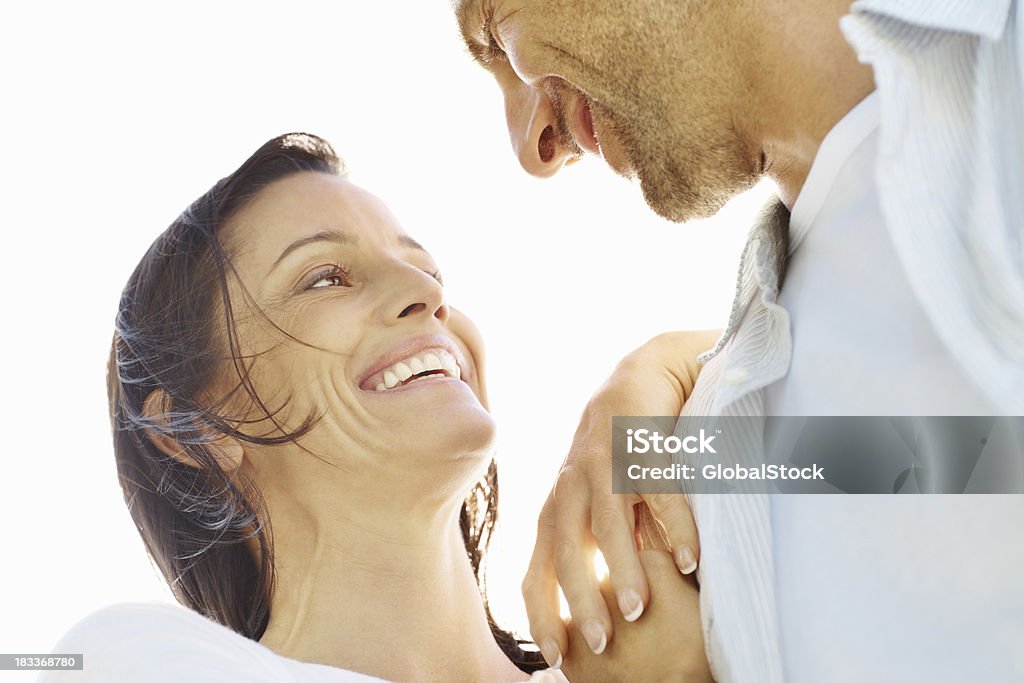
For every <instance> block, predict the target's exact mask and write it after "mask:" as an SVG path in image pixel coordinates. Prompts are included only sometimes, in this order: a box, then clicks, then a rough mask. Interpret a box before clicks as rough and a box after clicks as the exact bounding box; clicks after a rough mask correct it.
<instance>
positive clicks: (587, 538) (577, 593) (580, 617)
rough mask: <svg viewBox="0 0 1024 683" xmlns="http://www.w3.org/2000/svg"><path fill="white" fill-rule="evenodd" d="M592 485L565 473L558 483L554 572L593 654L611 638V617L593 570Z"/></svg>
mask: <svg viewBox="0 0 1024 683" xmlns="http://www.w3.org/2000/svg"><path fill="white" fill-rule="evenodd" d="M588 491H589V485H588V484H587V482H585V481H584V480H582V479H579V478H577V477H573V476H571V475H569V474H568V473H566V472H563V473H562V475H561V476H560V477H559V479H558V482H556V484H555V537H556V539H557V540H556V541H555V573H556V574H557V576H558V583H559V584H561V586H562V592H563V593H564V594H565V601H566V602H567V603H568V604H569V612H570V613H571V614H572V619H573V622H574V623H575V624H576V627H577V628H578V629H579V630H580V633H581V634H582V635H583V637H584V639H585V640H586V641H587V645H589V646H590V649H591V650H593V652H594V654H601V653H602V652H604V649H605V647H606V646H607V645H608V641H609V639H610V638H611V637H612V619H611V614H610V613H609V612H608V608H607V606H605V602H604V598H602V597H601V592H600V590H599V589H598V582H597V576H596V574H595V571H594V548H595V545H594V537H593V535H592V534H591V533H590V509H589V505H590V501H589V495H588Z"/></svg>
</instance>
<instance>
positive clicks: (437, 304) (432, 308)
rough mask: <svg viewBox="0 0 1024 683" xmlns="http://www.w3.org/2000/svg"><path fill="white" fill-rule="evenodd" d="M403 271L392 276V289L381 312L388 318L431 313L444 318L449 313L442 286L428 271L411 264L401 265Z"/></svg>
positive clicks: (410, 316) (430, 314)
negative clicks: (396, 275) (383, 310)
mask: <svg viewBox="0 0 1024 683" xmlns="http://www.w3.org/2000/svg"><path fill="white" fill-rule="evenodd" d="M402 270H403V271H404V272H402V273H401V274H399V275H398V277H396V278H394V279H393V280H392V283H391V284H390V286H391V287H393V288H394V289H393V290H392V293H393V294H392V296H391V297H389V302H388V303H387V305H386V307H385V315H386V317H387V318H388V319H389V320H391V321H392V322H397V321H398V320H401V319H406V318H417V317H422V316H427V315H429V316H433V317H434V318H437V319H438V320H440V321H441V322H447V321H448V317H449V315H450V311H449V310H448V304H447V303H445V298H444V287H442V286H441V283H439V282H438V281H437V280H436V279H435V278H434V277H433V276H432V275H429V274H427V273H425V272H423V271H422V270H420V269H419V268H416V267H415V266H408V267H407V268H402Z"/></svg>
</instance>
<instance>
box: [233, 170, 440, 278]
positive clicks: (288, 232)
mask: <svg viewBox="0 0 1024 683" xmlns="http://www.w3.org/2000/svg"><path fill="white" fill-rule="evenodd" d="M225 242H226V244H229V245H231V246H232V247H234V248H231V251H232V252H233V253H234V255H235V256H236V258H242V257H244V259H245V260H246V261H253V262H255V263H254V265H260V264H262V265H264V266H267V265H269V264H273V263H276V262H278V261H279V260H280V259H281V258H282V255H285V254H286V252H290V251H293V250H294V249H295V248H296V245H298V246H301V245H302V244H305V243H314V242H335V243H338V244H349V245H361V244H365V243H376V244H407V245H410V246H417V247H418V246H419V245H418V244H416V242H415V241H414V240H412V239H411V238H410V237H409V236H408V235H406V233H405V231H404V230H403V229H402V227H401V225H399V223H398V221H397V220H396V219H395V217H394V216H393V215H392V214H391V212H390V211H389V210H388V208H387V206H386V205H385V204H384V202H383V201H382V200H381V199H380V198H378V197H377V196H376V195H374V194H372V193H370V192H368V191H367V190H365V189H363V188H361V187H359V186H358V185H355V184H354V183H352V182H351V181H349V180H348V179H346V178H343V177H341V176H335V175H330V174H326V173H315V172H307V173H297V174H295V175H292V176H288V177H287V178H283V179H281V180H278V181H275V182H274V183H272V184H270V185H269V186H267V187H266V188H264V189H263V190H261V191H260V192H259V194H257V195H256V197H255V198H253V200H252V201H251V202H250V203H249V204H247V205H246V206H245V207H244V208H242V209H241V210H240V211H239V212H238V213H237V214H236V215H235V216H234V217H232V219H231V221H229V223H228V226H227V235H226V239H225ZM420 248H422V247H420Z"/></svg>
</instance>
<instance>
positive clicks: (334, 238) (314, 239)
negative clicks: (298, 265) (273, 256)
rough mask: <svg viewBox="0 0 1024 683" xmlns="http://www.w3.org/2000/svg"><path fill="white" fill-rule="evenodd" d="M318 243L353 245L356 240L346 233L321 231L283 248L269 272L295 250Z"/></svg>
mask: <svg viewBox="0 0 1024 683" xmlns="http://www.w3.org/2000/svg"><path fill="white" fill-rule="evenodd" d="M318 242H334V243H335V244H353V243H354V242H356V239H355V238H354V237H353V236H352V235H349V234H348V233H346V232H342V231H340V230H321V231H320V232H318V233H316V234H315V235H310V236H309V237H302V238H300V239H297V240H295V241H294V242H292V243H291V244H289V245H288V246H287V247H285V248H284V251H282V252H281V255H280V256H278V257H277V260H276V261H274V264H273V265H272V266H270V270H274V268H276V267H277V266H278V264H279V263H281V261H283V260H284V259H285V257H286V256H288V254H290V253H292V252H293V251H295V250H296V249H299V248H300V247H304V246H306V245H308V244H316V243H318ZM268 272H269V271H268Z"/></svg>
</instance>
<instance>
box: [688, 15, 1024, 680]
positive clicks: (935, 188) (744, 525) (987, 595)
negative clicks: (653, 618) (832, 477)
mask: <svg viewBox="0 0 1024 683" xmlns="http://www.w3.org/2000/svg"><path fill="white" fill-rule="evenodd" d="M841 27H842V29H843V31H844V34H845V35H846V37H847V39H848V40H849V42H850V43H851V44H852V45H853V47H854V49H855V50H856V51H857V53H858V55H859V57H860V59H861V61H864V62H866V63H870V64H871V65H872V66H873V67H874V70H875V81H876V86H877V90H876V92H875V93H874V94H873V95H871V96H870V97H869V98H868V99H867V100H866V101H865V102H863V103H861V105H860V106H858V107H857V108H855V109H854V110H853V111H852V112H851V113H850V115H849V117H848V118H846V119H844V120H843V121H842V122H840V124H839V125H837V127H836V129H835V130H834V131H833V133H835V135H830V138H827V139H826V143H825V144H823V145H822V148H821V150H819V156H818V158H816V160H815V164H814V167H812V171H811V174H810V175H809V177H808V180H807V183H806V184H805V188H804V190H805V191H806V194H804V192H802V193H801V196H800V197H799V198H798V199H797V202H796V204H795V205H794V213H793V226H792V231H791V232H790V234H789V239H788V240H787V239H785V237H784V236H780V234H779V229H780V227H781V228H784V227H785V222H784V217H783V216H781V215H778V214H776V215H771V214H770V213H769V214H768V215H766V216H765V218H764V220H763V221H762V222H761V223H760V224H759V225H758V226H757V227H756V228H755V229H754V230H753V231H752V233H751V236H750V239H749V241H748V244H747V247H746V249H745V251H744V256H743V260H742V265H741V269H740V275H739V281H738V286H737V295H736V300H735V303H734V307H733V311H732V315H731V317H730V321H729V325H728V328H727V330H726V333H725V334H724V335H723V337H722V339H721V340H720V341H719V343H718V344H717V345H716V347H715V348H714V349H712V350H711V351H710V352H709V353H708V354H705V356H704V358H703V360H705V361H706V363H705V365H704V368H703V369H702V372H701V376H700V379H699V380H698V384H697V386H696V387H695V389H694V392H693V395H692V396H691V397H690V398H689V400H688V402H687V405H686V407H685V408H684V411H683V413H684V415H689V416H730V415H765V414H798V415H814V414H838V415H844V414H876V415H887V414H888V415H943V414H946V415H951V414H962V415H972V414H973V415H984V414H1006V415H1024V12H1022V10H1021V8H1020V7H1019V3H1018V2H1017V0H990V1H981V2H979V1H973V2H967V1H965V0H959V1H957V0H937V1H933V2H926V1H924V0H862V1H861V2H857V3H855V4H854V5H853V7H852V9H851V14H850V15H849V16H847V17H845V18H844V19H843V21H842V24H841ZM876 122H877V125H876ZM812 207H813V210H812ZM858 215H860V216H863V220H862V221H861V222H860V223H858V222H857V221H856V220H853V219H854V218H856V217H857V216H858ZM854 229H857V230H859V231H860V236H859V237H858V235H857V234H850V232H849V231H850V230H854ZM858 238H860V239H862V241H861V242H857V240H858ZM844 240H846V241H847V246H850V245H856V246H857V248H856V249H846V250H845V252H844V249H843V242H844ZM787 242H788V244H789V249H790V252H791V253H790V254H789V255H788V256H789V267H790V268H791V269H792V270H789V271H787V272H786V279H785V288H782V290H781V291H780V286H779V283H780V280H781V279H782V278H781V275H782V269H783V265H782V264H783V262H784V258H783V257H784V256H785V253H784V250H785V249H786V248H787V247H786V245H787ZM805 247H806V250H805V251H803V252H802V251H801V250H802V249H804V248H805ZM828 258H832V259H835V261H834V262H833V263H832V264H831V265H829V264H828V263H827V259H828ZM857 260H860V262H861V264H862V265H863V268H864V273H863V277H864V279H863V280H862V281H860V282H859V283H858V282H856V278H855V277H852V276H851V271H855V269H856V267H857V266H858V263H857V262H856V261H857ZM830 268H831V270H830ZM872 268H877V269H879V270H877V271H875V273H876V275H877V276H878V278H877V279H876V280H871V275H872V272H873V271H872ZM837 269H840V270H841V271H842V272H838V271H837ZM791 275H792V279H790V276H791ZM829 275H833V276H835V277H836V278H841V277H850V278H851V281H850V282H847V283H842V284H840V283H839V282H831V283H830V282H829V281H828V277H829ZM816 284H817V285H820V286H821V287H822V290H821V292H820V293H819V292H814V291H806V289H805V288H807V287H813V286H814V285H816ZM829 286H832V287H833V289H832V290H831V293H829V292H828V291H827V289H828V287H829ZM798 288H799V289H798ZM872 304H875V305H872ZM829 324H830V325H832V328H831V329H828V328H827V327H823V326H824V325H829ZM838 325H841V327H836V326H838ZM828 353H835V354H836V362H835V363H834V364H833V365H832V367H829V363H828V360H829V359H828ZM840 365H841V367H840ZM858 374H860V375H861V376H862V377H863V382H858V381H857V375H858ZM690 424H691V425H692V424H694V423H692V422H691V423H690ZM759 436H760V435H752V436H751V444H750V445H751V447H752V448H753V447H754V442H755V441H756V440H757V438H758V437H759ZM690 502H691V506H692V507H693V510H694V514H695V516H696V518H697V521H698V526H699V528H700V533H701V546H702V555H701V569H700V577H701V590H702V592H701V607H702V612H703V614H702V617H703V620H704V627H705V641H706V643H707V648H708V657H709V660H710V661H711V665H712V670H713V672H714V674H715V676H716V679H717V680H718V681H720V683H724V682H727V681H739V682H743V683H746V682H748V681H750V682H754V681H757V682H761V681H766V682H772V681H781V680H787V681H822V680H828V681H847V680H849V681H863V680H872V681H876V680H878V681H888V680H893V681H896V680H899V681H907V680H910V681H917V680H920V681H961V680H965V679H966V680H986V681H1004V680H1005V681H1011V680H1014V681H1016V680H1024V656H1022V655H1021V654H1020V653H1021V649H1020V647H1019V643H1022V642H1024V586H1022V584H1021V583H1020V582H1019V580H1017V579H1016V578H1015V576H1016V575H1017V574H1018V573H1019V572H1018V571H1017V569H1016V568H1019V567H1020V566H1022V564H1024V535H1022V534H1020V533H1019V532H1018V531H1017V529H1018V528H1019V520H1021V519H1024V514H1022V513H1024V501H1022V500H1021V499H1020V497H1017V496H1002V497H981V496H959V497H955V496H938V495H932V496H911V497H897V496H889V497H880V496H787V497H782V496H777V497H774V498H769V497H768V496H759V495H742V496H739V495H691V496H690Z"/></svg>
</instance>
